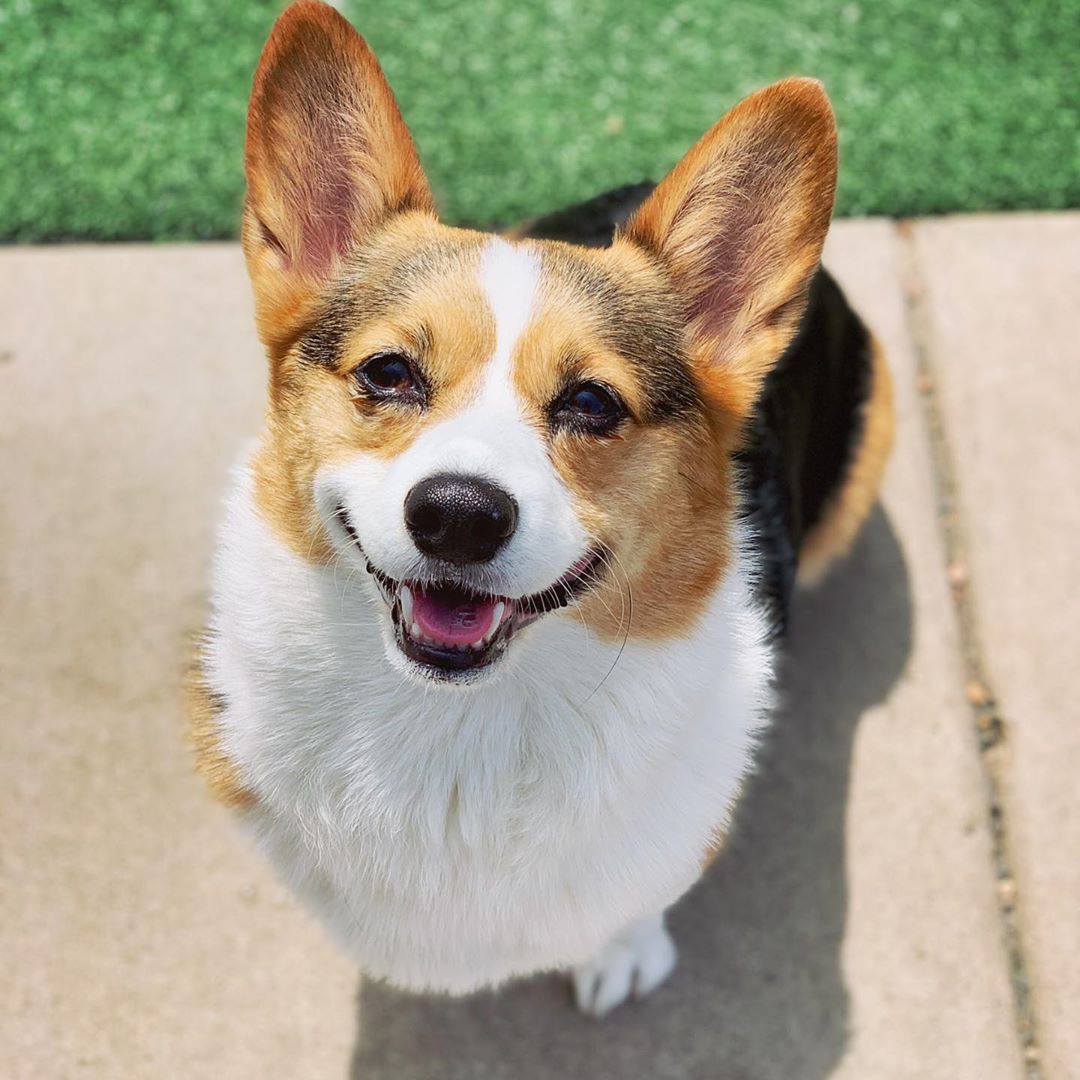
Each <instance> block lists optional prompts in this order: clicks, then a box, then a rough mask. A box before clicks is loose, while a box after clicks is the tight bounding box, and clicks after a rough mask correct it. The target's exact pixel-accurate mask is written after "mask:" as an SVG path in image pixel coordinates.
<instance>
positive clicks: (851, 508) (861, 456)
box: [798, 339, 895, 586]
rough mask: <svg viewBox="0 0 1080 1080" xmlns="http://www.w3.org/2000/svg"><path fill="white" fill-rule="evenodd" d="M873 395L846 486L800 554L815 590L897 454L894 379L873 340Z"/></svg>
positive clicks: (805, 581)
mask: <svg viewBox="0 0 1080 1080" xmlns="http://www.w3.org/2000/svg"><path fill="white" fill-rule="evenodd" d="M870 378H871V384H870V393H869V395H868V396H867V400H866V403H865V404H864V406H863V410H862V425H863V426H862V435H861V438H860V440H859V445H858V447H857V448H856V450H855V452H854V454H853V455H852V458H851V462H850V464H849V465H848V468H847V471H846V473H845V475H844V478H843V480H842V481H841V484H840V487H839V489H838V490H837V491H836V493H835V494H834V495H833V496H832V497H831V498H830V500H829V503H828V505H827V506H826V507H825V510H824V513H823V515H822V517H821V519H820V520H819V521H818V522H817V524H816V525H815V526H814V527H813V528H812V529H811V530H810V531H809V532H808V533H807V535H806V537H805V538H804V539H803V543H802V547H801V548H800V550H799V572H798V582H799V584H800V585H806V586H810V585H814V584H816V583H817V582H819V581H820V580H821V579H822V578H823V577H824V575H825V573H826V571H827V570H828V568H829V566H830V565H831V564H832V562H833V561H834V560H835V559H837V558H839V557H841V556H842V555H844V554H846V553H847V551H848V550H849V549H850V547H851V545H852V543H853V542H854V540H855V537H856V535H857V534H858V532H859V529H861V528H862V525H863V523H864V522H865V521H866V518H867V517H868V515H869V514H870V510H871V508H872V507H873V505H874V503H875V501H876V500H877V496H878V490H879V488H880V487H881V478H882V476H883V475H884V472H885V464H886V462H887V461H888V458H889V451H890V450H891V449H892V443H893V430H894V426H895V417H894V415H893V392H892V376H891V375H890V374H889V365H888V362H887V361H886V359H885V354H884V352H883V350H882V348H881V346H880V345H879V344H878V342H877V341H876V340H875V339H871V375H870Z"/></svg>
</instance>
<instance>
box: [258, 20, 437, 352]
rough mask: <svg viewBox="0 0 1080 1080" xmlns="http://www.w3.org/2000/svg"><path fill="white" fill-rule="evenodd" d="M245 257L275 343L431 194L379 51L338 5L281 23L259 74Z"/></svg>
mask: <svg viewBox="0 0 1080 1080" xmlns="http://www.w3.org/2000/svg"><path fill="white" fill-rule="evenodd" d="M244 166H245V171H246V173H247V185H248V190H247V199H246V202H245V207H244V252H245V255H246V257H247V262H248V270H249V272H250V274H251V278H252V283H253V285H254V289H255V301H256V311H257V322H258V326H259V333H260V336H261V337H262V338H263V341H264V342H265V343H266V344H267V345H268V346H271V348H273V346H274V345H278V346H280V345H281V344H282V343H283V342H284V341H286V340H287V339H288V338H289V336H290V335H291V334H294V333H295V332H296V330H297V328H298V327H299V326H300V325H302V323H303V320H304V317H305V314H306V312H307V310H308V309H309V307H310V304H311V302H312V301H313V300H314V299H315V298H316V297H317V296H318V294H319V292H320V290H321V289H322V287H323V286H324V285H325V284H326V282H327V281H328V280H329V278H330V277H331V275H332V274H333V272H334V269H335V268H336V266H337V265H338V263H339V261H340V260H341V258H342V256H343V255H344V254H345V253H346V252H347V251H348V250H349V248H350V247H352V245H353V244H355V243H356V242H357V241H358V240H360V239H362V237H363V235H364V233H365V232H366V231H368V230H370V229H372V228H374V227H376V226H377V225H378V224H379V223H380V222H382V221H384V220H385V219H386V218H387V217H388V216H389V215H391V214H394V213H398V212H401V211H405V210H420V211H424V212H428V213H431V212H433V201H432V197H431V190H430V188H429V187H428V183H427V180H426V179H425V177H424V173H423V170H422V169H421V167H420V161H419V158H418V157H417V154H416V149H415V147H414V146H413V141H412V138H411V136H410V135H409V130H408V128H407V127H406V126H405V121H404V120H403V119H402V117H401V112H400V111H399V109H398V106H397V102H396V101H395V100H394V95H393V93H392V92H391V90H390V87H389V85H388V84H387V82H386V78H385V76H384V75H383V73H382V70H381V68H380V67H379V64H378V61H377V60H376V59H375V56H374V54H373V53H372V51H371V50H370V49H369V48H368V46H367V44H366V42H365V41H364V39H363V38H362V37H360V35H359V34H358V33H357V32H356V31H355V30H354V29H353V28H352V26H350V25H349V23H348V22H347V21H346V20H345V19H344V18H342V16H341V15H339V14H338V13H337V12H336V11H335V10H334V9H333V8H332V7H330V6H329V5H327V4H323V3H318V2H316V0H301V2H300V3H296V4H293V5H292V6H291V7H289V8H288V9H286V11H285V12H284V14H282V16H281V17H280V18H279V19H278V21H277V23H276V24H275V26H274V29H273V31H272V32H271V34H270V39H269V40H268V41H267V43H266V47H265V48H264V49H263V53H262V58H261V59H260V61H259V66H258V69H257V70H256V72H255V81H254V85H253V87H252V92H251V104H250V106H249V109H248V122H247V144H246V147H245V153H244Z"/></svg>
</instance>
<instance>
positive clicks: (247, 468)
mask: <svg viewBox="0 0 1080 1080" xmlns="http://www.w3.org/2000/svg"><path fill="white" fill-rule="evenodd" d="M836 155H837V151H836V128H835V122H834V119H833V114H832V110H831V108H830V105H829V102H828V100H827V98H826V95H825V93H824V91H823V89H822V88H821V86H820V84H819V83H817V82H815V81H812V80H808V79H788V80H785V81H782V82H779V83H776V84H774V85H772V86H770V87H768V88H767V89H765V90H762V91H760V92H758V93H756V94H754V95H752V96H751V97H749V98H747V99H746V100H745V101H743V102H742V103H741V104H739V105H737V106H736V107H735V108H734V109H732V110H731V111H730V112H729V113H728V114H727V115H726V116H724V117H723V119H721V120H720V121H719V122H718V123H717V124H716V125H715V126H714V127H713V128H712V129H711V130H710V131H708V132H707V133H706V134H705V135H704V136H703V137H702V139H701V140H700V141H699V142H698V143H697V144H696V145H695V146H694V147H693V148H692V149H691V150H690V151H689V153H688V154H687V155H686V156H685V157H684V158H683V159H682V161H680V162H679V164H678V165H676V167H675V168H674V169H673V171H672V172H671V173H670V174H669V175H668V176H667V177H666V178H665V179H664V180H663V181H662V182H661V183H660V184H659V185H658V186H656V188H655V190H650V189H649V188H647V187H641V188H633V189H629V190H628V191H624V192H622V193H615V195H614V196H609V197H605V198H604V199H601V200H599V201H596V202H593V203H591V204H586V205H585V206H584V207H579V208H577V210H576V212H571V213H567V214H562V215H554V216H552V217H548V218H544V219H540V220H539V221H537V222H534V223H533V226H532V227H531V229H527V230H519V232H518V233H516V234H504V235H488V234H484V233H480V232H475V231H470V230H464V229H458V228H452V227H449V226H446V225H444V224H442V223H440V222H439V221H438V219H437V217H436V214H435V209H434V202H433V198H432V194H431V191H430V188H429V186H428V182H427V180H426V179H425V176H424V173H423V171H422V169H421V166H420V161H419V158H418V156H417V153H416V150H415V148H414V145H413V142H412V139H411V137H410V134H409V131H408V129H407V128H406V126H405V123H404V121H403V120H402V117H401V114H400V112H399V110H398V107H397V105H396V103H395V101H394V97H393V94H392V93H391V90H390V88H389V86H388V84H387V82H386V79H385V78H384V76H383V74H382V71H381V70H380V68H379V65H378V63H377V61H376V59H375V57H374V56H373V54H372V53H371V51H370V49H369V48H368V46H367V45H366V44H365V42H364V41H363V39H362V38H361V37H360V36H359V35H358V34H357V33H356V31H355V30H354V29H353V28H352V27H351V26H350V24H349V23H348V22H347V21H346V20H345V19H344V18H343V17H342V16H340V15H339V14H337V12H335V11H334V10H333V9H332V8H331V7H329V6H327V5H324V4H322V3H318V2H314V0H302V2H300V3H296V4H294V5H293V6H291V7H289V8H288V9H287V10H286V11H285V12H284V14H283V15H282V16H281V18H280V19H279V21H278V22H277V24H276V25H275V27H274V29H273V31H272V33H271V36H270V38H269V41H268V43H267V45H266V47H265V50H264V52H263V54H262V58H261V60H260V63H259V66H258V70H257V72H256V74H255V78H254V84H253V90H252V96H251V103H250V111H249V115H248V125H247V143H246V150H245V168H246V176H247V184H248V188H247V197H246V202H245V207H244V214H243V248H244V253H245V257H246V261H247V266H248V269H249V272H250V276H251V281H252V285H253V290H254V296H255V308H256V323H257V329H258V333H259V336H260V338H261V340H262V342H263V344H264V345H265V348H266V352H267V356H268V360H269V388H268V408H267V414H266V426H265V430H264V431H263V433H262V435H261V437H260V438H259V440H258V442H257V444H256V445H255V447H254V448H253V450H252V452H251V453H250V455H249V456H248V457H247V459H246V460H245V462H244V463H243V465H242V466H241V467H240V468H239V469H238V471H237V473H236V475H235V478H234V480H233V484H232V488H231V491H230V493H229V495H228V497H227V501H226V506H225V511H224V517H223V523H222V525H221V529H220V536H219V543H218V548H217V553H216V557H215V561H214V567H213V584H212V597H211V615H210V618H209V624H208V627H207V630H206V632H205V635H204V636H203V638H202V640H201V645H200V649H199V656H198V661H197V665H196V670H195V673H194V676H193V678H192V681H191V710H190V711H191V727H192V735H193V740H194V744H195V750H196V758H197V767H198V769H199V771H200V772H201V773H202V775H203V776H204V777H205V778H206V780H207V781H208V783H209V785H210V788H211V790H212V792H213V793H214V794H215V795H216V796H217V798H218V799H220V800H221V801H222V802H224V803H225V804H226V805H228V806H230V807H232V808H233V809H234V810H235V811H236V813H237V814H238V816H239V818H240V820H241V821H242V822H243V824H244V826H245V828H246V830H247V831H248V832H249V833H250V835H251V836H252V837H253V839H254V842H255V844H256V845H257V846H258V848H259V849H260V850H261V851H262V852H263V853H265V855H266V856H267V857H268V858H269V859H270V861H271V862H272V863H273V865H274V867H275V868H276V870H277V872H278V873H279V875H280V876H281V877H282V878H283V880H284V881H285V882H286V883H287V884H288V885H289V886H290V887H291V889H292V890H294V892H295V893H296V894H297V895H298V896H299V897H300V898H301V899H302V900H303V901H304V902H305V903H306V904H307V906H308V907H310V908H311V909H312V910H313V911H314V912H315V913H316V914H317V915H318V917H319V918H320V919H321V920H322V922H323V923H324V924H325V925H326V927H327V928H328V930H329V932H330V933H331V934H332V936H333V937H334V938H336V940H337V941H338V942H339V943H340V944H341V946H342V947H343V948H344V949H345V950H347V952H348V953H349V955H350V956H352V957H354V958H355V960H356V961H357V962H358V964H359V965H360V967H361V969H362V970H363V971H364V972H365V973H366V974H367V975H370V976H372V977H376V978H381V979H385V980H389V981H390V982H392V983H394V984H396V985H398V986H401V987H405V988H410V989H413V990H418V991H425V990H437V991H444V992H450V993H455V994H456V993H465V992H469V991H472V990H475V989H477V988H480V987H484V986H489V985H493V984H498V983H500V982H502V981H504V980H507V979H509V978H512V977H516V976H521V975H526V974H528V973H531V972H537V971H543V970H551V969H566V970H568V971H569V972H570V973H571V974H572V986H573V990H574V994H575V997H576V1001H577V1004H578V1006H579V1007H580V1008H581V1009H582V1010H583V1011H584V1012H586V1013H588V1014H590V1015H594V1016H601V1015H604V1014H606V1013H607V1012H609V1011H610V1010H611V1009H613V1008H614V1007H615V1006H617V1005H618V1004H620V1003H621V1002H623V1001H624V1000H626V999H628V998H630V997H634V996H641V995H645V994H647V993H649V992H650V991H651V990H653V989H654V988H655V987H656V986H658V985H659V984H660V983H661V982H662V981H663V980H664V979H665V978H666V977H667V976H668V975H669V973H670V972H671V971H672V969H673V968H674V966H675V963H676V949H675V945H674V943H673V941H672V939H671V937H670V936H669V934H668V932H667V930H666V928H665V924H664V911H665V909H666V908H668V907H669V906H670V905H671V904H672V903H673V902H674V901H676V900H677V899H678V898H679V897H680V896H681V895H682V894H683V893H684V892H685V891H686V890H687V889H689V888H690V886H691V885H692V884H693V883H694V882H695V881H696V880H697V879H698V878H699V876H700V874H701V873H702V871H703V869H704V867H705V866H706V865H707V864H708V863H709V861H710V860H711V858H712V857H713V856H714V855H715V854H716V852H717V851H718V850H719V849H720V847H721V846H722V844H723V842H724V837H725V834H726V832H727V830H728V827H729V823H730V819H731V813H732V808H733V807H734V805H735V804H736V801H737V798H738V796H739V793H740V790H741V788H742V787H743V784H744V781H745V779H746V777H747V775H748V773H749V772H750V770H751V766H752V763H753V758H754V752H755V747H756V744H757V743H758V741H759V738H760V736H761V734H762V732H763V730H764V728H765V725H766V723H767V720H768V716H769V711H770V708H771V704H772V700H773V669H774V656H775V651H776V649H777V644H778V639H779V637H780V632H781V631H782V628H783V624H784V619H785V617H786V613H787V608H788V602H789V599H790V595H791V591H792V589H793V587H794V586H795V584H796V582H797V581H808V580H812V579H816V578H818V577H820V576H821V574H822V573H823V572H824V570H825V569H826V567H827V566H828V565H829V564H830V563H831V562H832V561H833V560H835V559H836V558H837V557H839V556H840V555H841V554H843V553H844V552H845V551H846V549H847V548H848V546H849V545H850V543H851V541H852V539H853V537H854V536H855V534H856V532H857V531H858V529H859V527H860V525H861V524H862V522H863V520H864V519H865V518H866V516H867V514H868V512H869V509H870V507H871V504H872V503H873V502H874V499H875V497H876V493H877V489H878V485H879V482H880V479H881V475H882V471H883V468H884V465H885V461H886V458H887V456H888V451H889V445H890V441H891V436H892V427H893V420H892V410H891V391H890V384H889V377H888V371H887V368H886V365H885V361H884V358H883V356H882V353H881V350H880V349H879V348H878V346H877V344H876V343H875V341H874V339H873V337H872V336H871V335H870V334H869V332H868V331H867V330H866V329H865V327H864V326H863V324H862V323H861V321H860V320H859V318H858V317H857V316H856V315H855V313H854V312H853V311H852V310H851V308H850V307H849V306H848V305H847V303H846V301H845V300H844V297H843V295H842V294H841V292H840V290H839V289H838V287H837V286H836V284H835V282H833V281H832V279H831V278H829V277H828V275H827V274H826V273H825V272H824V271H823V270H821V269H820V265H819V264H820V256H821V249H822V244H823V241H824V239H825V234H826V231H827V229H828V225H829V221H830V217H831V213H832V204H833V194H834V186H835V179H836ZM570 240H584V241H585V242H584V243H571V242H568V241H570Z"/></svg>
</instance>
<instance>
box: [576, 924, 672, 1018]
mask: <svg viewBox="0 0 1080 1080" xmlns="http://www.w3.org/2000/svg"><path fill="white" fill-rule="evenodd" d="M677 958H678V954H677V953H676V951H675V942H674V941H672V940H671V935H670V934H669V933H668V932H667V928H666V927H665V926H664V916H663V914H660V915H650V916H649V917H648V918H647V919H642V920H641V921H640V922H636V923H634V924H633V925H632V926H630V927H628V928H627V929H626V930H624V931H623V932H622V933H621V934H619V935H618V936H616V937H615V938H614V939H613V940H612V941H611V942H610V943H609V944H608V945H606V946H605V947H604V948H603V949H601V951H600V952H599V953H598V954H597V955H596V956H595V957H593V959H592V960H590V961H589V962H588V963H585V964H580V965H579V966H578V967H576V968H574V971H573V980H574V998H575V1000H576V1001H577V1006H578V1008H579V1009H580V1010H581V1011H582V1012H583V1013H585V1014H586V1015H587V1016H595V1017H597V1018H599V1017H602V1016H606V1015H607V1014H608V1013H609V1012H611V1010H612V1009H614V1008H615V1006H616V1005H621V1004H622V1003H623V1002H624V1001H626V999H627V998H630V997H636V998H637V997H644V996H645V995H646V994H650V993H652V991H653V990H655V989H656V988H657V987H658V986H659V985H660V984H661V983H662V982H663V981H664V980H665V979H666V978H667V977H668V976H669V975H670V974H671V973H672V971H673V970H674V969H675V961H676V959H677Z"/></svg>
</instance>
